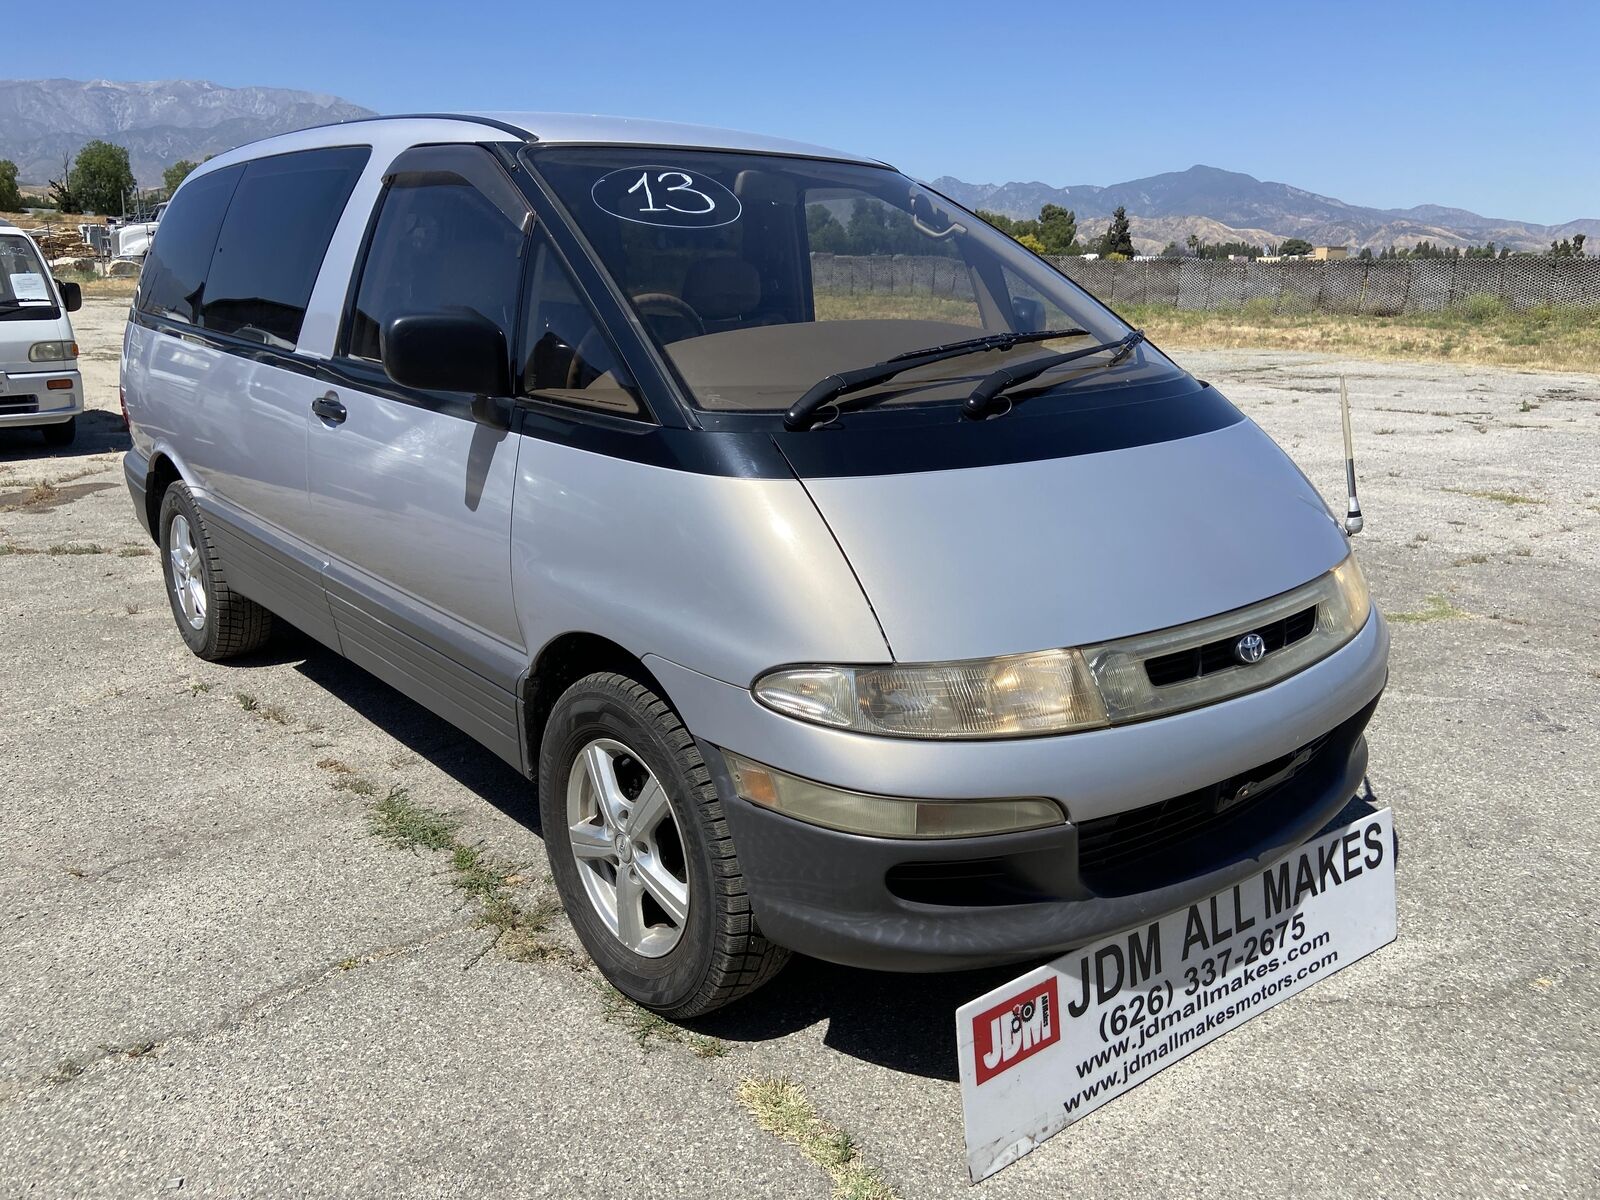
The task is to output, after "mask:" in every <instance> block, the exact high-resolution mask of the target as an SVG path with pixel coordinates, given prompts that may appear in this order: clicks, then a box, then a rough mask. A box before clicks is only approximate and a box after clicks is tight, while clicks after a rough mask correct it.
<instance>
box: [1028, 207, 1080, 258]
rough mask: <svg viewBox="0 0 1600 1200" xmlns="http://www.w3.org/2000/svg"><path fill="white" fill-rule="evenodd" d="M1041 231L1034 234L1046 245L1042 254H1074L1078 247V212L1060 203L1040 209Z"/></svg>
mask: <svg viewBox="0 0 1600 1200" xmlns="http://www.w3.org/2000/svg"><path fill="white" fill-rule="evenodd" d="M1038 226H1039V231H1038V233H1037V234H1035V235H1034V236H1035V237H1036V238H1037V239H1038V241H1039V244H1040V245H1042V246H1043V247H1044V249H1043V250H1040V251H1037V253H1040V254H1072V253H1073V252H1074V251H1076V250H1077V248H1078V214H1077V213H1075V212H1073V211H1072V210H1071V209H1070V208H1062V207H1061V206H1060V205H1059V204H1046V205H1045V206H1044V207H1043V208H1041V209H1040V210H1039V220H1038Z"/></svg>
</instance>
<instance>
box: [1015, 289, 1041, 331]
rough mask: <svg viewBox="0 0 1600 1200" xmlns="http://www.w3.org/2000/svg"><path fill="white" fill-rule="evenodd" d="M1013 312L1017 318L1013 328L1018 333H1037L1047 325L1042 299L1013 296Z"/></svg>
mask: <svg viewBox="0 0 1600 1200" xmlns="http://www.w3.org/2000/svg"><path fill="white" fill-rule="evenodd" d="M1011 312H1012V315H1013V316H1014V317H1015V318H1016V323H1015V325H1014V326H1013V328H1014V329H1015V330H1016V331H1017V332H1018V333H1035V332H1037V331H1038V330H1041V329H1043V328H1044V327H1045V324H1044V304H1043V303H1042V302H1041V301H1038V300H1030V299H1028V297H1026V296H1013V297H1012V298H1011Z"/></svg>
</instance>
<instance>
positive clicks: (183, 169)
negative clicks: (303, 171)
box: [161, 158, 827, 212]
mask: <svg viewBox="0 0 1600 1200" xmlns="http://www.w3.org/2000/svg"><path fill="white" fill-rule="evenodd" d="M199 165H200V164H199V163H193V162H190V161H189V160H188V159H187V158H180V159H179V160H178V161H177V162H175V163H173V164H172V165H171V166H170V167H168V168H167V169H166V170H165V171H163V172H161V186H162V187H164V188H166V189H167V195H168V196H171V195H172V193H173V192H175V191H177V190H178V185H179V184H180V183H182V182H183V181H184V180H185V179H187V178H189V172H190V171H192V170H194V169H195V168H196V167H198V166H199ZM823 211H824V212H826V211H827V210H826V209H824V210H823Z"/></svg>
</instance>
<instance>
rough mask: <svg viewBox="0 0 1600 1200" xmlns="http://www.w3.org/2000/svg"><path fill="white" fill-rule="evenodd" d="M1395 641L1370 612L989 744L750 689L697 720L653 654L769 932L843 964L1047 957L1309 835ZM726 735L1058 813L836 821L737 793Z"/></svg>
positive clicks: (1349, 781)
mask: <svg viewBox="0 0 1600 1200" xmlns="http://www.w3.org/2000/svg"><path fill="white" fill-rule="evenodd" d="M1387 643H1388V633H1387V630H1386V629H1385V627H1384V625H1383V622H1382V619H1381V618H1380V617H1379V616H1378V615H1377V614H1376V613H1374V614H1373V615H1372V617H1371V618H1370V619H1369V621H1368V624H1367V626H1366V628H1365V629H1363V630H1362V632H1361V633H1360V634H1359V635H1358V636H1357V637H1356V638H1355V639H1354V640H1353V641H1352V642H1351V643H1349V644H1348V645H1347V646H1345V647H1344V648H1342V649H1341V650H1339V651H1337V652H1335V653H1334V654H1332V655H1330V656H1329V657H1328V658H1326V659H1324V660H1322V661H1321V662H1319V663H1317V664H1315V665H1314V666H1312V667H1310V668H1308V669H1306V670H1305V671H1302V672H1300V673H1299V674H1298V675H1295V676H1292V677H1290V678H1288V679H1285V680H1283V681H1282V682H1281V683H1279V684H1277V685H1275V686H1273V687H1270V688H1266V689H1263V690H1262V691H1259V692H1254V693H1250V694H1248V695H1244V696H1240V697H1237V698H1235V699H1233V700H1229V701H1225V702H1223V703H1220V704H1215V705H1212V706H1210V707H1208V708H1204V709H1196V710H1193V711H1190V712H1186V713H1180V714H1176V715H1174V716H1169V717H1164V718H1160V719H1157V720H1152V721H1147V722H1143V723H1140V724H1135V725H1129V726H1123V727H1120V728H1114V729H1109V730H1101V731H1093V732H1089V733H1080V734H1071V735H1067V736H1064V737H1055V738H1038V739H1025V740H1017V741H1009V742H981V743H971V742H969V743H950V742H943V743H926V742H909V741H904V740H900V739H883V738H864V737H861V736H860V735H851V734H843V733H839V732H838V731H833V730H821V729H815V728H813V727H806V726H802V725H801V724H800V723H799V722H795V721H792V720H789V719H788V718H785V717H781V716H779V715H777V714H775V713H770V712H767V711H766V710H765V709H760V708H759V706H758V705H756V704H755V701H754V700H753V699H751V700H750V701H749V703H750V707H751V708H753V709H756V710H757V711H756V712H750V711H748V710H738V709H735V710H734V711H733V712H725V713H724V714H723V716H722V718H721V719H720V720H719V719H718V718H717V716H716V715H715V713H714V712H712V711H711V710H706V711H705V712H703V713H702V714H700V715H701V716H702V717H703V718H704V719H703V720H702V721H701V722H700V724H701V725H704V726H706V732H705V733H702V732H701V729H700V728H698V727H697V725H696V721H695V719H694V717H692V716H691V715H690V714H691V712H692V711H693V710H694V707H695V702H696V701H697V700H704V699H706V698H707V697H706V695H705V694H704V688H703V685H702V692H701V694H698V695H696V694H695V692H696V685H695V683H694V681H693V680H690V679H688V678H686V677H685V674H684V673H682V672H681V669H674V668H672V667H671V665H670V664H658V663H651V664H650V665H651V666H652V668H653V669H658V668H659V669H661V670H662V674H663V675H664V676H665V677H663V678H662V683H663V685H664V686H665V687H666V688H667V690H668V691H669V693H670V694H672V695H673V697H674V700H675V702H677V703H679V704H680V705H683V706H684V707H685V708H687V709H688V710H689V711H686V712H685V714H684V715H685V717H686V719H687V720H688V722H689V724H690V728H691V729H695V730H696V733H697V734H699V735H700V737H701V748H702V752H703V753H704V754H705V757H706V759H707V762H708V764H709V765H710V767H711V771H712V775H713V777H714V779H715V781H716V784H717V788H718V791H719V793H720V794H721V797H722V800H723V807H724V810H725V812H726V813H727V819H728V824H729V829H730V831H731V832H732V834H733V838H734V844H735V845H736V847H737V848H738V854H739V861H740V864H741V866H742V868H743V871H744V874H745V879H746V884H747V886H748V888H749V893H750V899H751V905H752V908H753V909H754V912H755V915H756V918H757V920H758V921H759V922H760V925H761V930H762V932H763V934H765V935H766V936H767V937H769V938H770V939H772V940H773V941H774V942H777V943H778V944H780V945H783V946H787V947H789V948H790V949H792V950H796V951H798V952H800V953H803V954H809V955H811V956H813V957H816V958H822V959H826V960H828V961H831V962H837V963H843V964H845V965H849V966H856V967H865V968H870V969H876V970H892V971H946V970H961V969H966V968H973V967H982V966H990V965H998V964H1002V963H1009V962H1020V961H1024V960H1026V959H1030V958H1035V957H1047V956H1051V955H1055V954H1059V953H1062V952H1064V951H1066V950H1069V949H1072V948H1073V947H1075V946H1080V945H1083V944H1085V943H1087V942H1091V941H1094V940H1096V939H1098V938H1101V937H1104V936H1105V935H1107V934H1110V933H1114V932H1116V931H1117V930H1119V929H1123V928H1126V927H1129V926H1132V925H1136V924H1140V923H1143V922H1145V921H1147V920H1149V919H1151V918H1153V917H1155V916H1158V915H1160V914H1162V913H1165V912H1168V911H1171V910H1173V909H1176V908H1180V907H1181V906H1183V905H1185V904H1188V903H1191V902H1193V901H1194V900H1195V899H1197V898H1199V897H1203V896H1206V895H1208V894H1210V893H1212V892H1215V891H1218V890H1220V889H1222V888H1224V887H1227V886H1229V885H1230V884H1232V883H1234V882H1236V881H1237V880H1239V879H1241V878H1244V877H1245V876H1247V875H1249V874H1250V873H1251V872H1252V871H1254V870H1257V869H1258V868H1259V867H1260V866H1261V865H1262V864H1263V863H1266V862H1270V861H1271V860H1272V859H1274V858H1275V857H1277V856H1279V855H1280V854H1282V853H1283V852H1285V851H1287V850H1288V849H1290V848H1292V847H1294V846H1297V845H1299V844H1300V843H1301V842H1303V841H1305V840H1306V839H1307V838H1308V837H1310V836H1311V835H1312V834H1314V833H1316V831H1317V830H1319V829H1321V828H1322V827H1323V826H1324V825H1325V824H1327V822H1328V821H1329V820H1330V819H1331V818H1333V817H1334V816H1335V815H1336V814H1337V813H1339V811H1340V810H1341V809H1343V808H1344V807H1345V805H1346V804H1348V803H1349V801H1350V800H1351V798H1352V797H1353V796H1354V795H1355V794H1356V793H1357V792H1358V791H1359V790H1360V788H1361V783H1362V779H1363V776H1364V775H1365V773H1366V766H1367V747H1366V741H1365V738H1364V737H1363V731H1364V729H1365V728H1366V725H1367V721H1368V720H1369V719H1370V717H1371V715H1372V713H1373V711H1374V710H1375V709H1376V708H1377V704H1378V697H1379V695H1380V693H1381V692H1382V689H1383V686H1384V682H1385V678H1386V669H1387V668H1386V662H1387ZM699 678H700V680H701V681H704V679H705V677H703V676H701V677H699ZM745 695H746V697H747V698H748V693H745ZM723 699H724V700H727V699H729V697H723ZM685 701H687V703H685ZM767 722H781V724H779V725H776V726H772V727H771V728H772V730H773V731H774V732H775V733H776V734H777V736H776V737H775V738H772V739H762V738H760V737H759V736H757V732H756V731H757V730H758V729H759V728H761V727H763V726H766V724H767ZM712 729H715V730H717V732H718V733H721V734H723V735H724V736H726V735H727V734H728V733H733V734H735V735H736V736H737V735H743V736H738V739H737V740H735V738H734V737H727V738H726V740H721V739H719V737H718V736H716V735H715V734H712V735H711V736H707V734H709V733H710V731H711V730H712ZM796 729H798V730H800V731H801V732H800V733H799V734H798V735H797V734H796ZM818 735H820V736H818ZM794 743H799V744H798V745H796V744H794ZM807 744H809V745H810V748H811V749H812V750H813V751H814V753H812V754H809V755H808V754H806V747H807ZM718 745H722V746H726V747H727V748H728V749H729V750H730V751H736V752H737V753H738V754H739V755H740V756H741V757H745V758H748V759H755V760H760V761H761V762H763V763H765V764H767V765H770V766H773V767H776V768H778V769H779V770H782V771H784V772H789V773H793V774H795V775H800V776H808V777H810V778H812V779H816V780H819V781H821V782H825V783H827V784H830V785H832V786H835V787H840V788H851V789H854V790H857V791H863V792H871V793H874V794H876V795H880V796H893V797H912V798H917V799H978V798H985V797H989V798H993V797H1029V796H1046V797H1050V798H1052V799H1055V800H1057V801H1058V802H1060V803H1061V804H1062V806H1063V807H1064V809H1065V811H1066V815H1067V818H1068V820H1067V822H1066V823H1064V824H1058V825H1052V826H1049V827H1046V828H1042V829H1032V830H1028V831H1026V832H1017V833H1001V834H989V835H985V836H980V837H959V838H919V839H907V838H888V837H872V836H863V835H860V834H854V833H845V832H840V831H838V830H834V829H829V828H824V827H822V826H819V825H814V824H810V823H807V822H803V821H800V820H797V819H795V818H793V817H790V816H787V815H784V814H782V813H778V812H774V811H772V810H771V809H768V808H765V807H762V806H760V805H757V804H754V803H751V802H750V801H748V800H746V799H743V798H742V797H740V796H739V795H738V794H737V793H736V790H735V787H734V783H733V777H732V774H731V772H730V770H729V768H728V764H727V760H726V759H725V757H724V755H723V754H722V752H721V751H720V750H718V749H717V747H718ZM829 749H831V750H832V751H833V752H832V753H829ZM841 752H843V753H841ZM763 755H766V757H763ZM856 755H861V756H862V757H861V758H860V759H859V761H858V762H857V763H856V766H857V768H858V769H857V770H854V771H851V770H850V763H849V761H848V760H849V759H850V758H852V757H854V756H856ZM808 759H809V761H808ZM913 764H915V765H913ZM897 767H898V768H899V769H897ZM841 769H843V770H844V771H846V772H847V774H843V775H841V774H840V771H841ZM897 775H898V776H901V778H900V780H899V781H896V779H895V776H897ZM863 780H865V781H866V782H863ZM1119 781H1120V787H1119ZM1075 785H1077V786H1075Z"/></svg>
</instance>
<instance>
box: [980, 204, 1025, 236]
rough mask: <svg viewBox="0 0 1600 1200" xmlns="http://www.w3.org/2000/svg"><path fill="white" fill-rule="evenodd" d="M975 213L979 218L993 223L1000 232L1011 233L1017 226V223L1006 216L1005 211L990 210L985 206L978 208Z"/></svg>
mask: <svg viewBox="0 0 1600 1200" xmlns="http://www.w3.org/2000/svg"><path fill="white" fill-rule="evenodd" d="M977 213H978V216H979V217H980V218H982V219H983V220H984V221H985V222H987V223H988V224H990V225H993V226H994V227H995V228H996V229H998V230H999V231H1000V232H1001V233H1006V234H1010V233H1013V232H1014V231H1015V229H1016V227H1017V223H1016V222H1015V221H1013V220H1012V219H1011V218H1010V217H1008V216H1006V215H1005V213H997V212H990V211H989V210H988V209H985V208H980V209H978V210H977Z"/></svg>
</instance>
